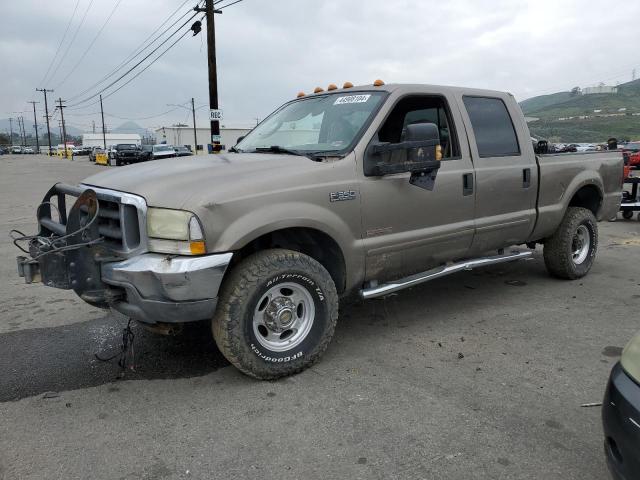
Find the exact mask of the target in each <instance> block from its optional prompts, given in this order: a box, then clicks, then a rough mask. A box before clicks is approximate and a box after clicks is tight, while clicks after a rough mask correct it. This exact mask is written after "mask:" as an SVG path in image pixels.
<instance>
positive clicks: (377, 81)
mask: <svg viewBox="0 0 640 480" xmlns="http://www.w3.org/2000/svg"><path fill="white" fill-rule="evenodd" d="M382 85H384V82H383V81H382V80H380V79H377V80H376V81H375V82H373V86H374V87H381V86H382Z"/></svg>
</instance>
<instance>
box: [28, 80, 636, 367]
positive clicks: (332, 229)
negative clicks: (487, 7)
mask: <svg viewBox="0 0 640 480" xmlns="http://www.w3.org/2000/svg"><path fill="white" fill-rule="evenodd" d="M535 148H536V149H538V148H539V146H538V145H535ZM622 167H623V162H622V156H621V154H620V152H618V151H609V152H589V153H573V154H572V153H569V154H549V155H544V154H536V153H535V151H534V145H533V143H532V141H531V137H530V134H529V130H528V128H527V125H526V123H525V119H524V117H523V115H522V112H521V111H520V108H519V106H518V104H517V102H516V101H515V99H514V97H513V96H512V95H511V94H509V93H503V92H497V91H487V90H476V89H468V88H454V87H442V86H431V85H400V84H396V85H385V84H384V83H383V82H381V81H376V82H375V83H374V84H373V85H365V86H359V87H354V86H352V85H351V84H349V83H347V84H345V85H344V87H343V88H336V86H335V85H331V86H330V87H329V89H327V90H326V91H323V89H321V88H317V89H316V91H315V92H314V93H312V94H308V95H305V94H303V93H300V94H299V96H298V97H297V98H295V99H293V100H291V101H290V102H287V103H286V104H284V105H283V106H282V107H280V108H279V109H277V110H276V111H275V112H274V113H273V114H271V115H270V116H269V117H268V118H267V119H265V120H264V121H263V122H262V123H260V125H258V126H257V127H255V128H254V129H253V130H252V131H251V132H250V133H249V134H247V135H246V137H244V138H243V139H241V141H240V142H239V143H238V144H237V145H236V146H235V147H234V148H232V149H231V150H230V151H229V152H228V153H226V154H216V155H202V156H194V157H189V158H185V159H184V160H183V161H180V162H176V161H174V160H171V159H169V160H158V161H156V162H150V163H142V164H139V165H133V166H129V167H124V168H122V169H111V170H108V171H105V172H102V173H98V174H96V175H93V176H91V177H89V178H87V179H86V180H84V181H83V182H82V183H81V184H80V185H77V186H76V185H66V184H56V185H54V186H53V187H52V188H51V190H50V191H49V192H48V193H47V194H46V195H45V197H44V200H43V202H42V204H41V205H40V206H39V208H38V211H37V217H38V223H39V229H40V230H39V232H38V234H37V235H35V236H31V237H23V238H22V240H25V241H26V242H28V248H24V250H25V251H27V252H28V256H25V255H21V256H19V257H18V259H17V260H18V270H19V274H20V275H22V276H24V277H25V280H26V282H27V283H30V282H35V281H40V282H43V283H44V284H45V285H49V286H52V287H58V288H66V289H73V290H74V291H75V293H76V294H77V295H79V296H80V298H82V299H83V300H85V301H86V302H88V303H90V304H92V305H95V306H98V307H103V308H112V309H115V310H116V311H118V312H121V313H122V314H124V315H127V316H128V317H130V318H132V319H134V320H136V321H138V322H141V323H142V324H144V325H147V326H152V327H154V328H155V329H162V328H165V327H167V326H171V325H176V324H182V323H184V322H189V321H194V320H203V319H207V320H208V321H210V322H211V327H212V333H213V336H214V338H215V341H216V343H217V345H218V347H219V348H220V350H221V352H222V353H223V354H224V355H225V356H226V358H227V359H228V360H229V361H230V362H231V363H232V364H233V365H235V366H236V367H237V368H238V369H240V370H241V371H242V372H244V373H246V374H248V375H251V376H253V377H256V378H259V379H274V378H278V377H282V376H285V375H290V374H294V373H297V372H299V371H301V370H303V369H305V368H307V367H309V366H310V365H311V364H313V363H314V362H315V361H316V360H317V359H318V358H319V357H320V356H321V355H322V353H323V352H324V350H325V349H326V348H327V344H328V343H329V341H330V339H331V337H332V336H333V333H334V328H335V325H336V321H337V319H338V304H339V298H340V297H346V296H348V295H350V294H353V293H357V294H359V295H360V296H361V297H362V298H364V299H368V298H374V297H380V296H384V295H388V294H390V293H392V292H396V291H398V290H401V289H403V288H407V287H411V286H414V285H418V284H420V283H422V282H426V281H428V280H433V279H435V278H438V277H442V276H443V275H447V274H451V273H455V272H458V271H461V270H468V269H471V268H474V267H479V266H484V265H491V264H497V263H500V262H507V261H513V260H518V259H521V258H526V257H528V256H530V255H531V254H532V251H531V250H532V249H534V248H535V247H536V245H537V244H541V245H544V252H543V255H544V262H545V265H546V267H547V269H548V271H549V273H550V274H551V275H553V276H555V277H559V278H563V279H577V278H580V277H582V276H584V275H586V274H587V272H589V269H590V268H591V266H592V265H593V262H594V259H595V256H596V250H597V245H598V225H597V222H598V221H599V220H601V219H610V218H612V217H614V216H615V215H616V212H617V211H618V207H619V205H620V200H621V189H622V180H623V178H622V177H623V168H622ZM54 206H55V208H54ZM17 243H18V244H20V239H18V240H17ZM514 245H522V246H525V247H524V248H522V247H520V248H519V249H515V250H514V249H513V248H511V247H512V246H514ZM527 247H528V248H527Z"/></svg>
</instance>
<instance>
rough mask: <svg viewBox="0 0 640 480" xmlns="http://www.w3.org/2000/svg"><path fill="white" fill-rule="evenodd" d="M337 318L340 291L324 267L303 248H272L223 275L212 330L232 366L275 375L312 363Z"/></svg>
mask: <svg viewBox="0 0 640 480" xmlns="http://www.w3.org/2000/svg"><path fill="white" fill-rule="evenodd" d="M269 312H271V313H269ZM287 312H288V313H287ZM337 319H338V294H337V292H336V287H335V284H334V283H333V280H332V279H331V276H330V275H329V273H328V272H327V270H326V269H325V268H324V267H323V266H322V265H320V263H318V262H317V261H315V260H314V259H312V258H311V257H308V256H307V255H304V254H302V253H299V252H294V251H291V250H284V249H274V250H264V251H262V252H258V253H255V254H253V255H251V256H249V257H247V258H245V259H244V260H242V261H241V262H240V263H239V264H238V265H236V266H235V267H234V268H233V270H232V271H231V272H230V273H229V275H228V276H227V277H226V278H225V280H224V282H223V284H222V288H221V291H220V295H219V297H218V308H217V309H216V313H215V315H214V317H213V321H212V330H213V337H214V339H215V341H216V344H217V345H218V348H219V349H220V351H221V352H222V354H223V355H224V356H225V357H226V358H227V360H229V362H231V363H232V364H233V365H234V366H235V367H236V368H238V369H239V370H240V371H241V372H243V373H245V374H247V375H249V376H251V377H254V378H257V379H261V380H273V379H276V378H280V377H285V376H287V375H293V374H295V373H298V372H301V371H302V370H304V369H306V368H308V367H310V366H311V365H313V364H314V363H315V362H316V361H317V360H318V358H320V356H321V355H322V354H323V353H324V351H325V350H326V348H327V345H328V344H329V341H330V340H331V337H333V332H334V330H335V326H336V321H337ZM281 321H283V323H281ZM288 325H289V326H291V327H292V328H291V329H289V330H287V326H288Z"/></svg>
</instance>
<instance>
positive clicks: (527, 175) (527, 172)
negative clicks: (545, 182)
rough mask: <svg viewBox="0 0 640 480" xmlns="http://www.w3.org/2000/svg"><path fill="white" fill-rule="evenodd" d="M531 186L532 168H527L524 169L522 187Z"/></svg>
mask: <svg viewBox="0 0 640 480" xmlns="http://www.w3.org/2000/svg"><path fill="white" fill-rule="evenodd" d="M530 186H531V169H530V168H525V169H523V170H522V188H529V187H530Z"/></svg>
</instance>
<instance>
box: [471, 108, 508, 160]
mask: <svg viewBox="0 0 640 480" xmlns="http://www.w3.org/2000/svg"><path fill="white" fill-rule="evenodd" d="M463 101H464V106H465V108H466V109H467V113H468V114H469V118H470V119H471V126H472V127H473V133H474V135H475V137H476V143H477V144H478V153H479V154H480V156H481V157H505V156H514V155H520V147H519V146H518V139H517V137H516V131H515V129H514V128H513V122H512V121H511V117H510V116H509V112H508V111H507V107H506V105H505V104H504V102H503V101H502V100H500V99H499V98H487V97H463Z"/></svg>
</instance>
